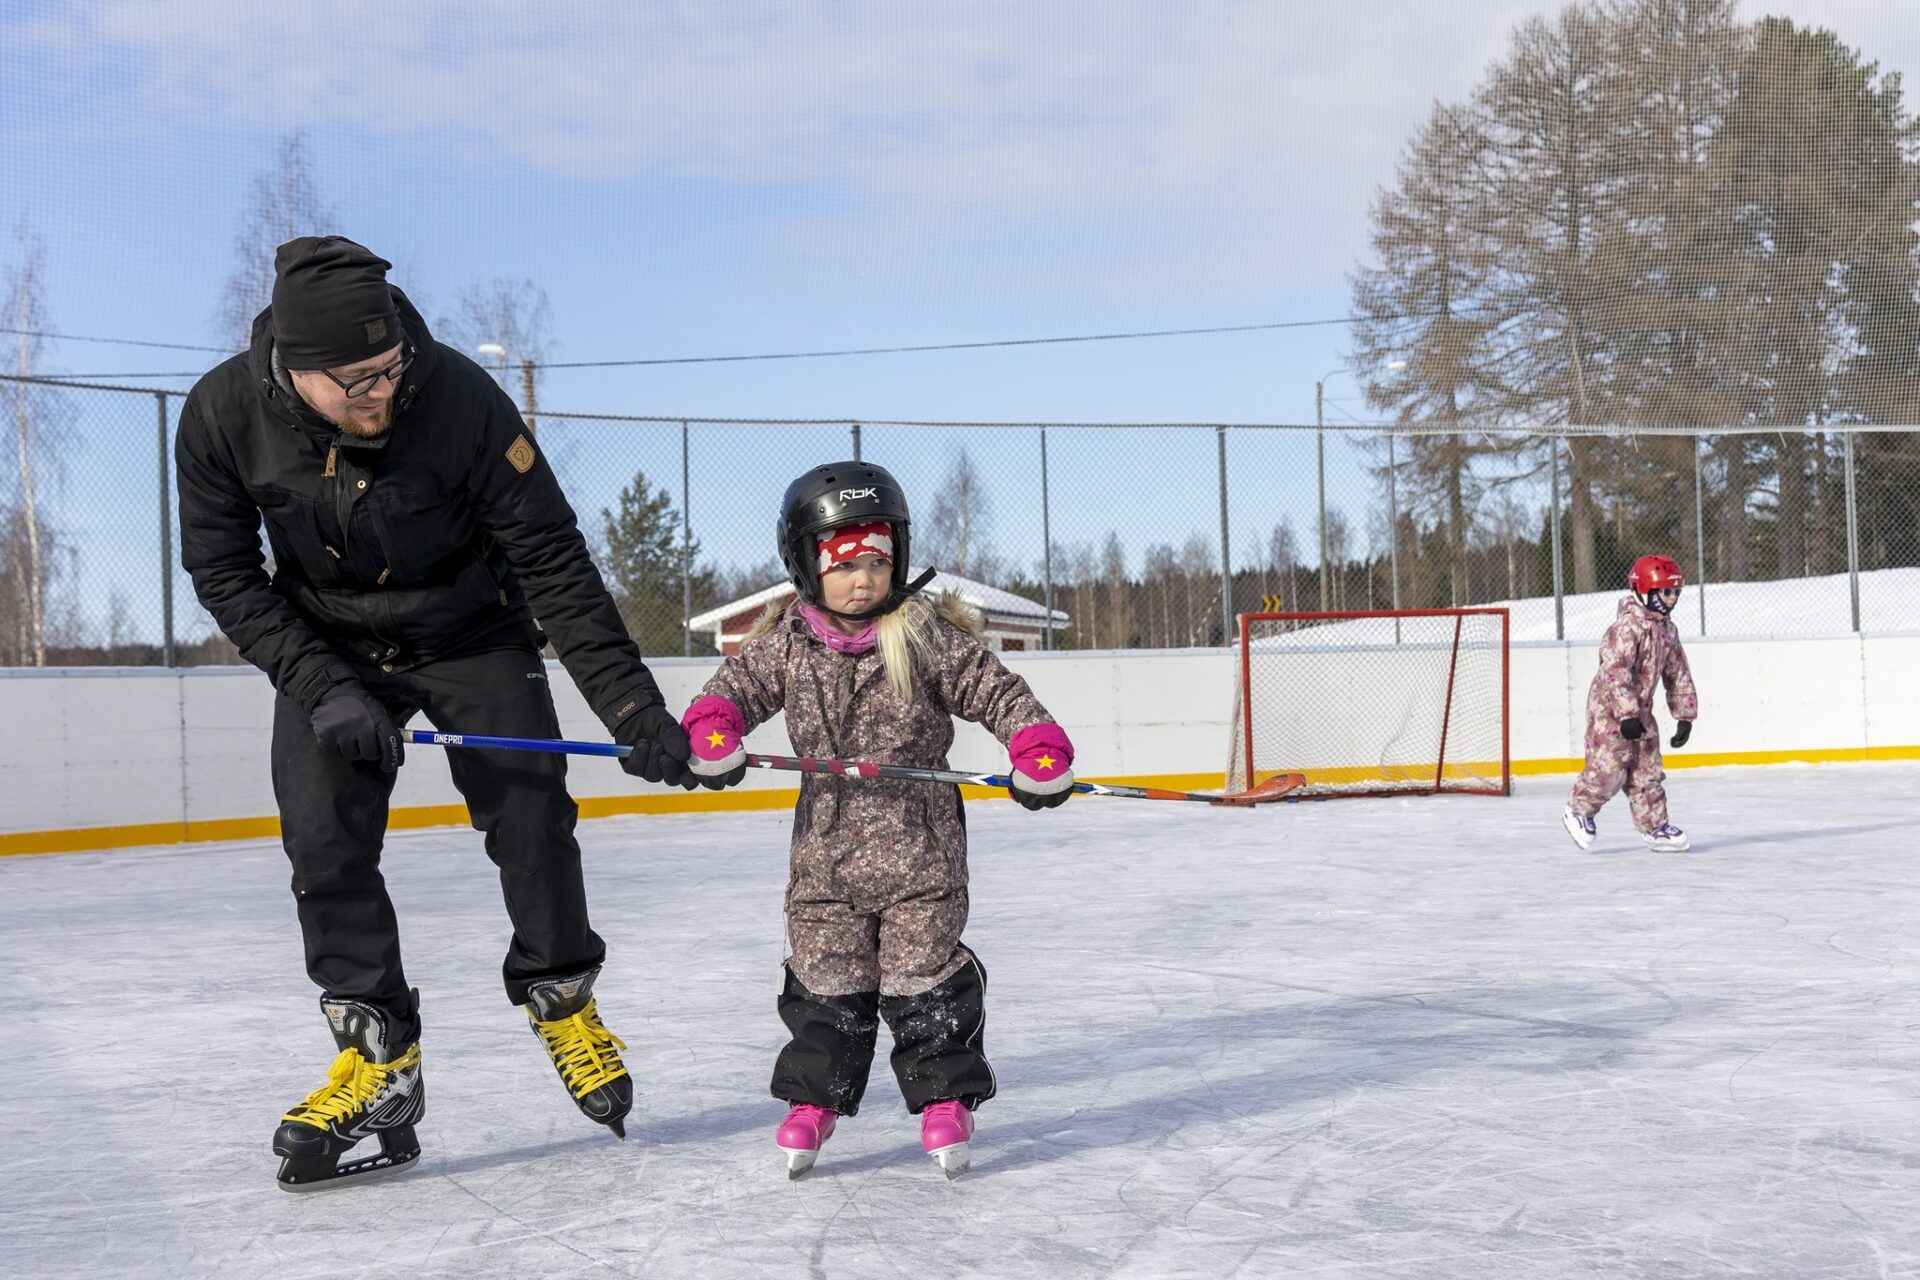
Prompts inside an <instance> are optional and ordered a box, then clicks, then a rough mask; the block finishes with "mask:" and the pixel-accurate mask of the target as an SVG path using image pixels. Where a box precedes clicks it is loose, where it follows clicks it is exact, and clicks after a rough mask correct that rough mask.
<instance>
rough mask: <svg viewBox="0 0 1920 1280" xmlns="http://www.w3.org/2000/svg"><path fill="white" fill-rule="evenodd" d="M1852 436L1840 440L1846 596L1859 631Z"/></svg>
mask: <svg viewBox="0 0 1920 1280" xmlns="http://www.w3.org/2000/svg"><path fill="white" fill-rule="evenodd" d="M1853 435H1854V433H1853V432H1851V431H1848V432H1845V433H1843V434H1842V435H1841V437H1840V439H1841V441H1842V442H1843V443H1844V445H1845V446H1846V447H1845V449H1844V450H1843V454H1844V456H1845V458H1846V464H1847V594H1848V595H1849V597H1850V598H1851V599H1852V602H1853V629H1854V631H1856V632H1858V631H1859V630H1860V503H1859V495H1858V492H1857V488H1856V486H1855V484H1854V471H1853Z"/></svg>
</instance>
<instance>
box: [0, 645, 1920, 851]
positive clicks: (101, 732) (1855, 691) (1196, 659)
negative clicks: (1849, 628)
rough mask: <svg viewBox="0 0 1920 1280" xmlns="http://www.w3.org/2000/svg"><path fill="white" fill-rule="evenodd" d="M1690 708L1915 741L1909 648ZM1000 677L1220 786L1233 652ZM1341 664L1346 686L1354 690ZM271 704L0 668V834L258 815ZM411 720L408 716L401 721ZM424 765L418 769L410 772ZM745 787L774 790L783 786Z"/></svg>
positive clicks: (1519, 703)
mask: <svg viewBox="0 0 1920 1280" xmlns="http://www.w3.org/2000/svg"><path fill="white" fill-rule="evenodd" d="M1687 653H1688V656H1689V657H1690V658H1691V660H1692V663H1693V668H1694V673H1695V676H1696V677H1697V679H1698V682H1699V685H1700V691H1701V705H1702V714H1701V720H1700V724H1699V727H1698V730H1697V732H1696V733H1695V735H1694V740H1693V746H1692V747H1691V748H1690V749H1691V750H1695V751H1700V752H1730V751H1793V750H1828V751H1831V750H1855V749H1860V748H1867V747H1911V746H1916V745H1920V692H1916V688H1917V682H1916V681H1915V680H1914V678H1913V675H1912V673H1913V672H1915V671H1916V670H1920V636H1912V635H1870V636H1864V637H1862V636H1851V635H1850V636H1838V637H1811V638H1800V637H1791V638H1782V639H1746V640H1720V639H1708V640H1693V641H1690V642H1688V643H1687ZM1007 657H1008V661H1009V665H1011V666H1012V667H1013V668H1014V669H1015V670H1018V671H1020V672H1021V673H1022V674H1024V675H1025V676H1026V677H1027V679H1028V680H1029V681H1030V682H1031V683H1032V684H1033V687H1034V690H1035V692H1036V693H1038V694H1039V696H1040V698H1041V699H1042V700H1043V701H1044V702H1046V703H1047V705H1048V707H1049V709H1051V710H1052V711H1053V712H1054V713H1055V715H1057V716H1058V717H1059V718H1060V719H1061V721H1062V722H1063V723H1065V725H1066V726H1067V728H1068V730H1069V732H1070V733H1071V734H1072V735H1073V738H1074V742H1075V746H1076V747H1077V749H1078V752H1079V761H1078V765H1077V767H1078V770H1079V772H1080V773H1081V774H1082V775H1084V776H1086V777H1100V776H1117V777H1127V776H1141V775H1154V774H1164V775H1174V774H1185V775H1193V774H1201V773H1207V772H1211V771H1222V772H1224V770H1225V767H1226V759H1227V746H1228V731H1229V721H1230V717H1231V714H1232V696H1233V689H1232V680H1233V664H1234V660H1235V659H1234V656H1233V655H1231V654H1229V653H1228V652H1226V651H1224V650H1218V649H1210V650H1172V651H1157V650H1129V651H1122V652H1096V653H1061V654H1012V655H1007ZM1510 660H1511V677H1510V678H1511V697H1512V718H1511V726H1510V732H1511V754H1512V757H1513V758H1514V759H1515V760H1521V761H1524V760H1554V759H1564V758H1567V757H1577V756H1578V755H1579V754H1580V750H1581V745H1580V744H1581V732H1582V725H1583V723H1584V719H1583V707H1584V704H1585V699H1586V690H1587V684H1588V681H1589V680H1590V679H1591V678H1592V675H1593V670H1594V665H1595V646H1594V645H1593V644H1590V643H1578V644H1571V643H1570V644H1564V645H1563V644H1550V643H1538V642H1530V643H1525V644H1515V645H1514V646H1513V647H1512V649H1511V651H1510ZM1366 661H1367V659H1366V657H1365V655H1356V659H1355V663H1356V666H1355V670H1356V673H1358V674H1356V677H1355V680H1354V682H1353V683H1352V684H1351V688H1353V689H1369V688H1370V687H1371V686H1370V685H1369V684H1368V683H1367V681H1366V680H1365V679H1364V678H1363V675H1364V673H1365V671H1366V666H1365V663H1366ZM549 666H550V669H551V670H552V671H553V673H554V679H553V682H552V683H553V689H554V694H555V698H556V700H557V702H558V704H559V707H560V713H561V721H562V728H563V730H564V731H565V732H566V733H568V734H569V735H571V736H574V737H581V738H597V739H600V740H604V739H605V730H604V729H603V728H602V727H601V725H600V723H599V721H598V720H597V719H595V718H594V717H593V716H592V715H591V713H589V712H588V711H587V709H586V706H585V704H584V703H583V702H582V700H581V699H580V696H579V694H578V692H577V691H576V690H575V689H574V687H573V685H572V682H571V681H570V680H568V679H567V678H566V676H565V673H564V671H563V670H562V669H561V668H560V666H559V665H558V664H557V663H555V664H549ZM712 667H713V661H712V660H710V659H708V660H702V659H680V658H673V659H665V660H658V661H656V662H655V663H654V669H655V671H656V674H657V675H658V676H659V679H660V682H661V685H662V688H663V690H664V691H665V693H666V695H667V698H668V701H669V703H670V704H671V705H673V706H676V707H684V706H685V705H686V704H687V703H688V702H689V701H690V700H691V699H692V698H693V696H694V695H695V693H696V692H697V691H698V689H699V687H700V685H701V684H702V683H703V682H704V681H705V679H706V676H707V673H708V672H709V671H711V669H712ZM1336 696H1341V695H1340V692H1339V691H1332V692H1328V691H1325V690H1316V689H1303V690H1300V691H1299V706H1300V708H1301V714H1311V715H1322V716H1325V715H1329V714H1336V713H1338V714H1344V713H1343V712H1339V711H1338V707H1337V704H1334V706H1333V707H1332V708H1331V709H1330V706H1329V703H1328V701H1327V699H1328V698H1330V697H1336ZM272 705H273V704H272V691H271V689H270V687H269V686H268V684H267V682H266V679H265V677H264V676H262V675H260V674H259V673H258V672H256V671H253V670H251V669H249V668H191V669H187V670H183V671H176V672H163V671H155V670H153V669H151V668H128V669H112V668H73V669H67V670H58V671H44V672H41V671H21V670H6V671H0V724H5V725H7V726H8V732H7V733H6V734H5V735H4V736H0V784H3V785H0V833H7V832H22V831H56V830H65V829H69V828H77V827H93V826H116V825H131V824H140V823H168V822H173V823H177V822H202V821H208V820H212V819H221V818H251V817H263V816H269V815H271V814H272V813H273V812H274V804H273V795H272V788H271V785H270V781H269V778H268V776H267V748H268V738H269V733H268V727H269V724H270V722H271V715H272ZM419 724H420V722H418V721H416V726H418V725H419ZM957 730H958V732H957V735H956V739H955V744H954V749H953V753H952V759H953V762H954V765H955V766H956V767H959V768H980V769H988V770H997V769H999V768H1001V767H1002V766H1003V765H1004V763H1005V755H1004V753H1003V752H1001V750H1000V749H999V747H998V745H997V744H996V743H994V742H993V740H992V739H991V737H990V736H989V735H988V734H987V733H986V732H985V731H984V730H981V729H979V728H976V727H974V726H971V725H959V726H957ZM748 744H749V746H750V747H752V748H753V749H755V750H759V751H764V752H772V753H782V752H787V751H790V750H791V748H790V747H789V745H788V743H787V741H786V736H785V734H784V732H783V731H782V722H781V721H780V720H779V719H777V718H776V719H775V720H774V721H773V722H772V723H771V724H769V725H767V726H766V727H764V728H762V729H761V730H759V731H757V732H756V733H754V734H753V735H752V736H751V737H750V738H749V739H748ZM434 755H435V751H434V749H432V748H416V749H413V751H412V755H411V758H410V759H411V763H410V764H409V766H408V768H407V769H406V770H405V771H404V773H403V775H402V777H401V779H400V782H399V785H398V787H397V788H396V790H395V794H394V803H395V804H396V805H399V806H417V805H450V804H457V803H458V802H459V796H458V794H457V793H456V792H455V791H454V790H453V788H452V786H451V785H450V784H449V783H448V781H447V775H446V771H445V769H444V767H442V766H440V765H439V763H438V762H437V761H435V760H434V758H433V757H434ZM423 765H424V767H421V766H423ZM570 768H571V770H572V774H571V776H572V781H573V787H574V793H575V794H576V795H578V796H583V797H585V796H617V795H625V794H631V792H632V788H633V785H634V784H632V783H631V780H630V779H628V778H627V776H626V775H625V774H623V773H622V772H620V770H619V768H618V766H617V765H616V764H614V763H613V762H611V761H608V760H600V759H588V758H576V759H575V760H573V761H572V763H571V766H570ZM746 785H748V786H754V787H772V788H790V787H792V786H793V785H794V781H793V778H792V777H791V776H790V775H784V774H761V773H755V774H754V776H752V777H750V778H749V779H748V780H747V784H746Z"/></svg>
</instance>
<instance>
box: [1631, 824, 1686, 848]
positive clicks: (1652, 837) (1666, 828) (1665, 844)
mask: <svg viewBox="0 0 1920 1280" xmlns="http://www.w3.org/2000/svg"><path fill="white" fill-rule="evenodd" d="M1640 838H1641V839H1642V840H1645V841H1646V842H1647V848H1649V849H1651V850H1653V851H1654V852H1655V853H1685V852H1686V851H1687V850H1688V849H1690V848H1692V847H1693V846H1691V845H1689V844H1688V843H1687V833H1686V832H1684V831H1682V830H1681V829H1680V828H1678V827H1676V826H1674V825H1673V824H1672V823H1671V822H1663V823H1661V824H1660V825H1659V826H1657V827H1655V828H1654V829H1653V830H1651V831H1642V832H1641V833H1640Z"/></svg>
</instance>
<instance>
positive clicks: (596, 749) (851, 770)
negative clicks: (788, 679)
mask: <svg viewBox="0 0 1920 1280" xmlns="http://www.w3.org/2000/svg"><path fill="white" fill-rule="evenodd" d="M407 741H408V742H410V743H413V744H414V745H415V746H421V747H488V748H492V749H495V750H501V751H546V752H550V753H555V754H559V755H570V756H616V757H617V756H626V755H631V754H632V753H633V748H632V747H623V746H620V745H618V744H617V743H612V742H571V741H568V740H567V739H565V738H498V737H489V736H486V735H483V734H477V733H434V732H431V731H429V730H426V729H412V730H409V731H408V733H407ZM746 762H747V766H748V767H749V768H753V769H779V770H784V771H786V772H789V773H830V774H838V775H840V776H842V777H855V778H894V779H899V780H903V781H907V782H946V783H957V784H966V785H969V786H976V787H1002V788H1004V787H1006V786H1008V785H1009V782H1010V779H1008V778H1007V776H1006V775H1005V774H995V773H962V772H960V771H959V770H957V769H923V768H919V767H918V766H915V765H905V764H872V763H869V762H868V761H865V760H820V759H815V758H814V757H812V756H761V755H754V754H752V753H751V752H749V753H748V755H747V761H746ZM1305 783H1306V778H1305V776H1304V775H1302V774H1298V773H1279V774H1275V775H1274V776H1273V777H1271V778H1268V779H1267V780H1266V781H1265V782H1262V783H1261V784H1260V785H1259V786H1256V787H1249V788H1248V789H1247V790H1245V791H1236V792H1233V793H1231V794H1229V795H1212V794H1209V793H1207V792H1204V791H1166V790H1162V789H1161V788H1159V787H1128V786H1122V785H1120V784H1118V783H1109V782H1076V783H1074V784H1073V789H1074V790H1075V791H1077V792H1079V793H1080V794H1081V795H1084V796H1114V797H1116V798H1119V799H1122V800H1192V801H1196V802H1198V803H1200V804H1211V805H1224V806H1228V807H1231V808H1247V807H1250V806H1252V805H1256V804H1265V803H1267V802H1268V801H1272V800H1280V799H1284V798H1285V797H1286V794H1287V793H1288V792H1289V791H1292V790H1294V789H1295V788H1297V787H1300V786H1303V785H1304V784H1305Z"/></svg>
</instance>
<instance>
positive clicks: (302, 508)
mask: <svg viewBox="0 0 1920 1280" xmlns="http://www.w3.org/2000/svg"><path fill="white" fill-rule="evenodd" d="M254 500H255V501H256V502H258V503H259V505H260V515H261V518H262V519H263V520H264V521H265V522H266V526H267V545H268V546H269V547H270V548H271V549H272V551H273V558H274V563H275V570H276V572H279V571H282V570H285V569H288V568H291V569H292V570H294V572H295V573H296V574H297V575H298V576H300V577H303V578H305V579H306V580H307V581H308V582H311V583H313V584H314V585H315V586H337V585H339V584H340V583H341V582H342V581H344V580H345V573H344V570H343V560H342V555H343V553H342V551H341V549H340V545H339V544H340V541H341V538H340V536H339V534H338V533H337V532H335V531H334V529H333V521H332V519H331V518H330V517H329V515H328V513H327V512H326V510H325V507H326V505H327V504H325V503H323V502H321V501H319V500H318V499H316V498H309V497H305V496H303V495H301V494H297V493H288V492H286V491H285V490H280V489H270V490H262V491H260V492H258V493H256V494H254Z"/></svg>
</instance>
